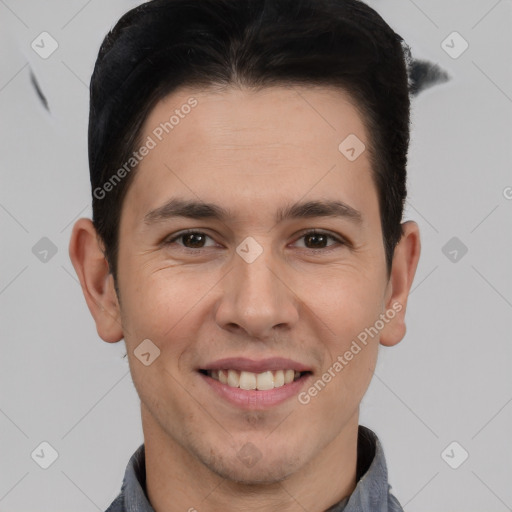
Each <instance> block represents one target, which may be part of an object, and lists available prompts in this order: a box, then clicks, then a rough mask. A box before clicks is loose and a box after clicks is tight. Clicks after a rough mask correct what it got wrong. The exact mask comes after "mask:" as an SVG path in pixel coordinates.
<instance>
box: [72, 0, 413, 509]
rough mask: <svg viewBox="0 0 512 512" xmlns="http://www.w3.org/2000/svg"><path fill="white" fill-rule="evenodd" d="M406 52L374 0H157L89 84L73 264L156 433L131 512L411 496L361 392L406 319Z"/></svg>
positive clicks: (126, 489) (360, 502)
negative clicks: (88, 207) (81, 210)
mask: <svg viewBox="0 0 512 512" xmlns="http://www.w3.org/2000/svg"><path fill="white" fill-rule="evenodd" d="M409 59H410V53H409V51H408V47H407V46H406V45H405V44H404V43H403V41H402V40H401V38H400V37H399V36H398V35H397V34H395V33H394V32H393V30H391V28H390V27H389V26H388V25H387V24H386V23H385V22H384V21H383V20H382V18H381V17H380V16H379V15H378V14H377V13H376V12H375V11H373V10H372V9H370V8H369V7H368V6H366V5H365V4H363V3H362V2H360V1H358V0H347V1H343V0H304V1H298V0H274V1H268V0H267V1H263V0H193V1H192V0H155V1H151V2H148V3H145V4H143V5H141V6H139V7H137V8H135V9H133V10H132V11H130V12H129V13H127V14H126V15H125V16H123V18H122V19H121V20H120V21H119V22H118V24H117V25H116V26H115V27H114V29H113V30H112V32H111V33H109V34H108V36H107V37H106V38H105V41H104V42H103V45H102V47H101V49H100V52H99V56H98V60H97V62H96V67H95V70H94V74H93V77H92V81H91V109H90V124H89V159H90V171H91V185H92V193H93V220H92V221H91V220H89V219H80V220H79V221H77V223H76V224H75V226H74V229H73V234H72V239H71V242H70V256H71V259H72V261H73V265H74V267H75V269H76V271H77V274H78V276H79V278H80V281H81V284H82V288H83V291H84V295H85V298H86V301H87V304H88V306H89V309H90V311H91V313H92V315H93V317H94V320H95V322H96V326H97V330H98V334H99V335H100V337H101V338H102V339H103V340H105V341H107V342H110V343H114V342H117V341H119V340H121V339H123V338H124V340H125V343H126V347H127V355H128V361H129V365H130V370H131V374H132V378H133V381H134V384H135V387H136V389H137V392H138V394H139V397H140V399H141V416H142V426H143V432H144V444H143V445H141V446H140V447H139V449H138V450H137V451H136V452H135V454H134V455H133V457H132V458H131V460H130V462H129V464H128V467H127V470H126V474H125V479H124V482H123V487H122V492H121V494H120V495H119V497H118V498H117V499H116V500H115V501H114V503H113V504H112V505H111V506H110V508H109V509H108V510H109V512H117V511H135V510H137V511H151V510H155V511H156V512H164V511H165V512H171V511H187V510H188V511H194V510H198V511H200V512H207V511H219V510H247V511H251V510H265V511H274V510H275V511H277V510H279V511H298V510H301V511H302V510H308V511H311V512H313V511H315V512H316V511H318V512H320V511H325V510H330V511H341V510H343V511H345V512H352V511H363V510H364V511H372V512H375V511H399V510H402V509H401V507H400V505H399V503H398V500H397V499H396V498H395V497H394V496H393V495H392V494H391V493H390V492H389V487H390V486H389V484H388V481H387V471H386V463H385V460H384V453H383V450H382V446H381V445H380V443H379V441H378V438H377V436H376V435H375V434H374V433H373V432H372V431H371V430H370V429H367V428H365V427H363V426H359V424H358V418H359V404H360V402H361V399H362V397H363V395H364V393H365V392H366V390H367V388H368V385H369V383H370V380H371V377H372V374H373V370H374V368H375V364H376V359H377V355H378V347H379V344H382V345H386V346H392V345H395V344H396V343H398V342H399V341H400V340H401V339H402V338H403V336H404V334H405V322H404V318H405V310H406V304H407V297H408V293H409V290H410V287H411V284H412V281H413V278H414V274H415V271H416V267H417V263H418V258H419V253H420V239H419V231H418V226H417V224H416V223H414V222H405V223H401V219H402V211H403V204H404V200H405V195H406V161H407V150H408V143H409V106H410V103H409V89H408V76H407V65H408V63H409Z"/></svg>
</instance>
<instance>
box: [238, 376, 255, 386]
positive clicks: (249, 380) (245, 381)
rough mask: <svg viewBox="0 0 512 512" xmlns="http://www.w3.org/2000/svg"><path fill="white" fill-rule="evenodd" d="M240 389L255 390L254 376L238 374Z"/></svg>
mask: <svg viewBox="0 0 512 512" xmlns="http://www.w3.org/2000/svg"><path fill="white" fill-rule="evenodd" d="M238 385H239V387H240V389H256V375H255V374H254V373H251V372H240V383H239V384H238Z"/></svg>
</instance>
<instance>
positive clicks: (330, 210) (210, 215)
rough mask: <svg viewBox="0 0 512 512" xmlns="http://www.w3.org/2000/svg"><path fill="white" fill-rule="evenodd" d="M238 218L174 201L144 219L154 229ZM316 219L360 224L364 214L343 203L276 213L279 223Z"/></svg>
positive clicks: (311, 204) (292, 207)
mask: <svg viewBox="0 0 512 512" xmlns="http://www.w3.org/2000/svg"><path fill="white" fill-rule="evenodd" d="M234 216H235V214H234V213H233V212H232V211H231V210H230V209H229V208H225V207H222V206H219V205H216V204H213V203H205V202H203V201H196V200H187V199H181V198H172V199H170V200H169V201H167V202H166V203H165V204H164V205H162V206H159V207H158V208H155V209H154V210H151V211H149V212H148V213H147V214H146V215H145V216H144V223H145V224H148V225H152V224H155V223H158V222H162V221H165V220H168V219H172V218H175V217H186V218H189V219H213V220H219V221H221V222H226V221H227V220H228V219H230V218H233V217H234ZM313 217H342V218H345V219H348V220H349V221H352V222H354V223H355V224H361V222H362V220H363V216H362V214H361V212H359V211H358V210H356V209H355V208H352V207H351V206H349V205H348V204H346V203H344V202H342V201H334V200H316V201H306V202H297V203H294V204H291V205H287V206H285V207H282V208H280V209H279V210H277V212H276V217H275V221H276V223H279V222H282V221H284V220H288V219H308V218H313Z"/></svg>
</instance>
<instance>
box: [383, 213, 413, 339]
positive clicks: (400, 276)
mask: <svg viewBox="0 0 512 512" xmlns="http://www.w3.org/2000/svg"><path fill="white" fill-rule="evenodd" d="M402 233H403V234H402V238H401V239H400V241H399V242H398V244H397V246H396V247H395V252H394V254H393V263H392V266H391V275H390V277H389V282H388V289H387V293H386V298H385V301H384V303H385V310H386V311H388V312H389V313H388V314H387V315H386V316H387V317H388V318H390V320H389V321H388V323H386V324H385V327H384V329H382V331H381V333H380V343H381V345H385V346H387V347H391V346H393V345H396V344H397V343H398V342H400V341H401V340H402V338H403V337H404V336H405V331H406V328H405V310H406V306H407V298H408V296H409V291H410V289H411V285H412V282H413V279H414V275H415V273H416V268H417V266H418V260H419V258H420V251H421V243H420V231H419V228H418V225H417V224H416V222H413V221H408V222H404V223H403V224H402ZM393 312H394V313H395V314H394V316H391V315H392V313H393Z"/></svg>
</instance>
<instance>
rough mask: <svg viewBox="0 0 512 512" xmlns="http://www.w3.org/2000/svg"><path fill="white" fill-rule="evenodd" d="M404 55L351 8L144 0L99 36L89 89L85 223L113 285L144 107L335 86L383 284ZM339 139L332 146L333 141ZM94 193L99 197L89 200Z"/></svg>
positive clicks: (397, 165) (263, 1)
mask: <svg viewBox="0 0 512 512" xmlns="http://www.w3.org/2000/svg"><path fill="white" fill-rule="evenodd" d="M411 62H412V59H411V53H410V48H409V46H408V45H407V44H406V43H405V42H404V40H403V39H402V38H401V37H400V36H399V35H398V34H396V33H395V32H394V31H393V30H392V29H391V27H390V26H389V25H388V24H387V23H386V22H385V21H384V20H383V19H382V17H381V16H380V15H379V14H378V13H377V12H376V11H375V10H373V9H372V8H370V7H369V6H368V5H366V4H365V3H363V2H362V1H359V0H153V1H150V2H147V3H143V4H141V5H139V6H138V7H136V8H134V9H132V10H130V11H129V12H127V13H126V14H125V15H124V16H122V18H121V19H120V20H119V21H118V23H117V24H116V25H115V27H114V28H113V29H112V30H111V31H110V32H109V33H108V34H107V36H106V37H105V39H104V40H103V43H102V45H101V48H100V50H99V54H98V58H97V60H96V64H95V67H94V72H93V75H92V78H91V87H90V116H89V166H90V177H91V187H92V192H93V199H92V207H93V223H94V226H95V228H96V230H97V232H98V235H99V237H100V238H101V241H102V242H103V245H104V250H105V257H106V259H107V261H108V264H109V269H110V272H112V274H113V276H114V280H116V269H117V255H118V246H119V224H120V212H121V206H122V203H123V198H124V197H125V195H126V192H127V189H128V187H129V185H130V182H131V180H132V179H133V175H134V173H135V168H136V166H135V167H134V171H133V172H131V173H130V174H129V175H127V176H126V177H124V179H123V180H120V181H119V183H116V184H115V185H116V186H114V187H109V192H108V193H105V190H106V189H103V188H102V187H104V185H105V184H106V183H107V182H108V181H109V180H111V179H112V176H113V175H114V174H115V173H116V172H117V171H118V169H119V168H120V167H121V166H122V165H123V164H124V163H125V162H127V161H128V160H129V158H130V155H131V154H132V153H133V151H134V150H135V149H136V147H137V144H139V143H140V140H139V139H140V136H141V133H140V132H141V128H142V125H143V123H144V121H145V119H146V118H147V116H148V114H149V112H150V111H151V110H152V108H153V107H154V106H155V104H156V103H157V102H158V101H159V100H161V99H163V98H164V97H165V96H167V95H168V94H170V93H172V92H173V91H176V90H177V89H178V88H181V87H187V86H191V87H199V88H208V87H212V86H215V87H219V86H220V87H229V86H232V85H234V86H244V87H249V88H256V89H259V88H264V87H268V86H273V85H291V86H293V85H320V86H335V87H338V88H340V89H342V90H344V91H345V92H346V93H348V94H349V96H350V97H351V98H352V100H353V102H354V105H355V107H356V108H357V110H358V112H359V113H360V115H361V117H362V120H363V123H364V125H365V128H366V131H367V134H368V138H369V140H368V141H366V145H367V150H368V155H369V158H370V163H371V166H372V172H373V176H372V178H373V180H374V183H375V185H376V188H377V191H378V199H379V208H380V216H381V226H382V233H383V243H384V248H385V255H386V265H387V271H388V276H389V273H390V269H391V262H392V259H393V253H394V249H395V246H396V244H397V243H398V242H399V241H400V238H401V236H402V229H401V222H402V214H403V208H404V202H405V198H406V164H407V152H408V148H409V124H410V84H409V81H408V71H409V68H410V65H411ZM340 142H341V141H340ZM99 191H101V193H100V192H99Z"/></svg>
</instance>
